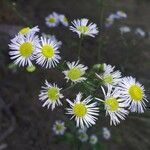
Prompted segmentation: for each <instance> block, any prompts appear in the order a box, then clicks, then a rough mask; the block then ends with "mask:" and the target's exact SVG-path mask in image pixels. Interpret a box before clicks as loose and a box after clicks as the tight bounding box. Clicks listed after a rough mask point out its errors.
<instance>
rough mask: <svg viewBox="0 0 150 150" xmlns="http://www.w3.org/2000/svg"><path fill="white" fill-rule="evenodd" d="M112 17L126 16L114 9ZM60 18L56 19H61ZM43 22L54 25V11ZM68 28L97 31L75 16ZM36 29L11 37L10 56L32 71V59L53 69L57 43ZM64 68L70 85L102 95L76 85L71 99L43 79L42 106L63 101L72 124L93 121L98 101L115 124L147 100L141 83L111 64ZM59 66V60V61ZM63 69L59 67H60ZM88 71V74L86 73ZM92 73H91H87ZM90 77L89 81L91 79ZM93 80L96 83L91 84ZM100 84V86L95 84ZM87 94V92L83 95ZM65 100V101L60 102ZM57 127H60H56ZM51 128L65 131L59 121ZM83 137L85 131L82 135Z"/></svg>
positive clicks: (141, 108)
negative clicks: (72, 121) (85, 86)
mask: <svg viewBox="0 0 150 150" xmlns="http://www.w3.org/2000/svg"><path fill="white" fill-rule="evenodd" d="M116 16H117V17H116V18H126V17H127V16H126V14H125V13H124V12H121V11H119V12H117V13H116ZM62 17H63V16H61V17H60V15H59V19H60V18H62ZM46 20H47V25H49V26H52V27H54V26H55V25H56V24H58V22H59V21H58V14H56V13H53V14H51V15H50V16H49V17H47V18H46ZM70 30H71V31H73V32H76V33H77V34H78V35H79V37H84V36H91V37H95V35H97V34H98V28H97V25H96V24H95V23H89V20H88V19H77V20H74V21H73V22H72V25H71V26H70ZM37 32H39V28H38V27H37V26H36V27H34V28H29V27H26V28H23V29H21V30H20V31H19V33H18V34H17V35H16V36H15V37H14V38H13V39H12V40H11V43H10V44H9V47H10V49H11V50H10V52H9V54H10V58H11V59H12V60H14V63H15V64H16V65H19V66H27V70H28V71H29V72H32V71H34V70H35V67H34V66H33V64H32V63H33V62H35V63H36V64H38V65H40V66H42V67H45V68H54V67H56V66H57V64H58V63H59V62H60V60H61V57H60V52H59V49H60V46H61V44H62V43H61V44H60V42H58V41H57V40H56V39H55V38H54V37H52V36H47V35H45V34H44V35H42V36H41V37H39V36H38V35H37ZM63 64H65V65H66V68H64V66H63V67H58V68H57V69H59V71H61V73H62V74H64V79H66V80H67V81H66V82H71V86H72V85H74V86H75V85H76V86H77V87H78V84H80V85H84V84H86V85H88V86H90V87H91V88H92V89H93V90H94V92H95V91H96V90H97V89H102V92H103V94H104V98H101V95H100V94H97V95H95V94H93V93H92V91H93V90H91V91H90V92H85V91H86V90H87V89H86V88H85V89H84V91H81V89H80V88H79V89H78V90H79V91H78V92H79V93H78V94H77V95H76V97H75V98H74V99H71V98H66V97H65V95H64V94H63V91H64V90H65V89H64V88H60V87H59V86H58V85H57V84H56V83H49V82H48V81H47V80H45V85H44V86H42V87H41V91H40V94H39V100H40V101H42V102H43V107H45V106H46V107H47V108H48V109H49V108H50V109H51V110H54V109H55V108H56V106H65V104H64V103H65V102H67V104H68V105H69V106H68V108H66V109H65V111H66V114H67V115H71V119H73V118H74V120H75V122H76V126H77V127H80V128H82V129H84V128H85V127H87V128H88V127H90V126H92V125H95V124H96V120H98V116H99V114H100V111H99V109H100V108H99V102H102V103H103V104H104V110H105V111H106V115H109V116H110V124H111V125H112V124H114V125H117V124H119V123H120V120H124V119H125V118H126V116H127V115H128V114H129V112H130V111H131V112H138V113H143V112H144V110H145V108H146V104H145V102H146V101H147V98H146V95H145V90H144V87H143V85H141V84H140V83H139V82H138V81H136V79H135V78H133V77H122V74H121V72H120V71H118V70H115V67H113V66H111V65H107V64H103V65H100V66H103V67H102V70H101V72H99V71H94V70H93V68H94V67H93V68H92V69H89V70H88V67H87V66H85V65H83V64H80V61H79V60H77V61H73V62H66V61H64V62H63ZM60 65H61V63H60ZM60 68H63V69H60ZM89 72H90V73H89ZM91 72H92V75H93V74H94V76H92V77H91V76H90V75H91ZM91 78H92V80H89V79H91ZM95 81H96V83H95ZM99 83H101V85H99ZM86 93H88V94H86ZM62 99H65V101H62ZM58 129H60V130H58ZM53 130H54V131H55V133H56V134H63V133H64V131H65V127H64V123H63V122H60V121H58V122H56V123H55V125H54V127H53ZM84 136H85V134H84ZM85 137H86V136H85ZM96 141H97V140H96V138H95V136H92V137H91V143H96Z"/></svg>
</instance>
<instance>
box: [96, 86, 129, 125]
mask: <svg viewBox="0 0 150 150" xmlns="http://www.w3.org/2000/svg"><path fill="white" fill-rule="evenodd" d="M102 91H103V94H104V101H103V100H101V99H98V98H96V99H97V100H99V101H102V102H104V104H105V110H106V115H109V116H110V125H112V124H114V125H117V124H119V123H120V120H119V119H121V120H125V117H126V115H128V113H129V112H128V111H127V110H126V109H125V108H126V107H127V105H126V103H125V102H124V101H123V99H121V98H120V91H119V90H118V89H117V88H115V89H114V90H113V88H112V86H108V91H107V93H106V92H105V90H104V88H103V87H102Z"/></svg>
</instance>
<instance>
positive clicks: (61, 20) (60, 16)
mask: <svg viewBox="0 0 150 150" xmlns="http://www.w3.org/2000/svg"><path fill="white" fill-rule="evenodd" d="M59 19H60V22H61V23H62V24H63V25H64V26H65V27H67V26H68V25H69V23H68V19H67V17H66V16H65V15H59Z"/></svg>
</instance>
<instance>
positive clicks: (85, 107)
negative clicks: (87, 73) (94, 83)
mask: <svg viewBox="0 0 150 150" xmlns="http://www.w3.org/2000/svg"><path fill="white" fill-rule="evenodd" d="M92 100H93V99H92V97H91V96H88V97H87V98H86V99H84V100H82V94H81V93H79V94H78V95H77V96H76V99H75V100H74V102H72V101H70V100H69V99H67V102H68V103H69V104H70V107H71V108H67V114H71V115H73V116H72V118H75V121H76V126H77V127H81V128H82V129H83V128H85V127H87V128H88V127H90V126H92V125H94V124H95V121H96V120H97V117H95V116H98V112H99V108H98V107H97V103H96V102H93V103H90V102H91V101H92ZM89 103H90V104H89ZM72 118H71V119H72Z"/></svg>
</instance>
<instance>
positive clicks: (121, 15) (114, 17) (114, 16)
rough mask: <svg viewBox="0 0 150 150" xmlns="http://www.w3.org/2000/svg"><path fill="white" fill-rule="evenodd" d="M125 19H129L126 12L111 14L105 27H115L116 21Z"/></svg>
mask: <svg viewBox="0 0 150 150" xmlns="http://www.w3.org/2000/svg"><path fill="white" fill-rule="evenodd" d="M125 18H127V14H126V13H125V12H124V11H121V10H119V11H117V12H116V13H112V14H110V15H109V16H108V17H107V18H106V22H105V26H106V27H107V28H109V27H111V26H112V25H113V23H114V21H115V20H120V19H125Z"/></svg>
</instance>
